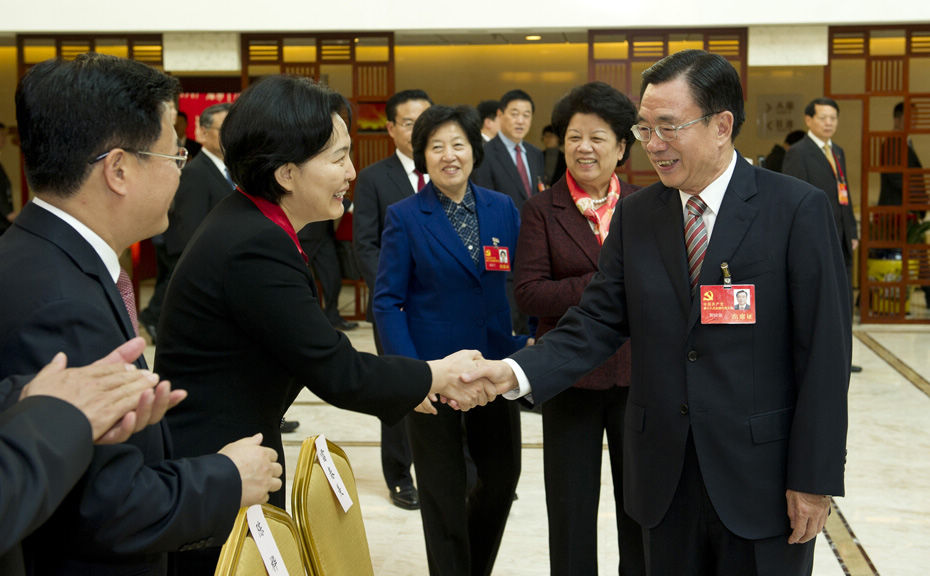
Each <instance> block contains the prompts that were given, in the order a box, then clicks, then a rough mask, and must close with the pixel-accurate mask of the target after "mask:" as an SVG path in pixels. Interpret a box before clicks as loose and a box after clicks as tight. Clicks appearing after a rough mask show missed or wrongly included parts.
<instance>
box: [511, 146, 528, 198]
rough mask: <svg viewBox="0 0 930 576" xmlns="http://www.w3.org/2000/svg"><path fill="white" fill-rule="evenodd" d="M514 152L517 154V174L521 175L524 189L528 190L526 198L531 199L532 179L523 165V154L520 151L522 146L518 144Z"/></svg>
mask: <svg viewBox="0 0 930 576" xmlns="http://www.w3.org/2000/svg"><path fill="white" fill-rule="evenodd" d="M514 151H515V152H516V153H517V172H519V173H520V180H522V181H523V189H524V190H526V197H527V198H529V197H530V177H529V176H528V175H527V174H526V164H524V163H523V154H522V152H523V151H522V150H520V145H519V144H517V145H516V146H515V147H514Z"/></svg>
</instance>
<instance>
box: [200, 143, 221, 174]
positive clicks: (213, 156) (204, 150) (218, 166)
mask: <svg viewBox="0 0 930 576" xmlns="http://www.w3.org/2000/svg"><path fill="white" fill-rule="evenodd" d="M200 153H201V154H206V155H207V158H209V159H210V160H212V161H213V163H214V164H216V169H217V170H219V171H220V174H222V175H223V176H224V177H225V176H226V164H225V163H223V161H222V160H220V158H219V157H218V156H217V155H216V154H214V153H213V152H210V151H209V150H207V148H206V146H204V147H203V148H201V149H200Z"/></svg>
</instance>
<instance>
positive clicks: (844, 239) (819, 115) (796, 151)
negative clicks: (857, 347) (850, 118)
mask: <svg viewBox="0 0 930 576" xmlns="http://www.w3.org/2000/svg"><path fill="white" fill-rule="evenodd" d="M839 117H840V107H839V105H838V104H837V103H836V101H835V100H832V99H830V98H823V97H821V98H814V99H813V100H811V102H810V104H808V105H807V107H806V108H805V109H804V122H805V124H807V137H806V138H802V139H801V140H800V141H799V142H798V143H797V144H795V145H793V146H792V147H791V148H790V149H789V150H788V152H787V153H786V154H785V163H784V166H783V172H784V173H785V174H788V175H789V176H794V177H795V178H800V179H801V180H804V181H805V182H809V183H811V184H813V185H814V186H816V187H818V188H820V189H821V190H823V191H824V193H825V194H826V195H827V199H828V200H829V201H830V206H831V207H832V208H833V221H834V222H835V223H836V231H837V233H838V234H839V237H840V245H841V246H842V247H843V258H844V259H845V262H846V275H847V277H848V278H849V284H850V289H849V293H850V294H852V258H853V252H854V251H855V250H856V248H857V247H858V246H859V234H858V233H857V232H856V216H855V215H854V214H853V205H852V193H851V192H850V190H849V184H848V180H847V172H846V154H845V153H844V152H843V149H842V148H840V147H839V146H838V145H837V144H836V143H834V142H833V140H832V138H833V134H834V133H836V128H837V126H838V125H839ZM850 305H852V303H850ZM851 370H852V371H853V372H859V371H861V370H862V368H861V367H859V366H852V367H851Z"/></svg>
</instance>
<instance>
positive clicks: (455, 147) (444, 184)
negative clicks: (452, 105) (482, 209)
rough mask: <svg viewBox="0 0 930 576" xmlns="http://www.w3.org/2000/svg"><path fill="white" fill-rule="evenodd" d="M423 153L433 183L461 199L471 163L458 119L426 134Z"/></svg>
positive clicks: (472, 159) (466, 142)
mask: <svg viewBox="0 0 930 576" xmlns="http://www.w3.org/2000/svg"><path fill="white" fill-rule="evenodd" d="M423 155H424V157H425V160H426V171H427V172H428V173H429V178H430V181H432V183H433V185H434V186H436V187H437V188H439V191H440V192H442V193H443V194H445V195H446V196H448V197H449V198H451V199H452V200H455V201H456V202H459V201H461V199H462V198H463V197H464V196H465V190H467V188H468V177H469V176H471V171H472V168H473V167H474V165H475V157H474V154H473V152H472V149H471V143H470V142H469V141H468V136H466V135H465V130H463V129H462V127H461V126H459V124H458V122H446V123H445V124H443V125H441V126H440V127H439V128H436V130H435V131H434V132H433V133H432V134H431V135H430V137H429V139H428V140H427V141H426V149H425V150H424V151H423Z"/></svg>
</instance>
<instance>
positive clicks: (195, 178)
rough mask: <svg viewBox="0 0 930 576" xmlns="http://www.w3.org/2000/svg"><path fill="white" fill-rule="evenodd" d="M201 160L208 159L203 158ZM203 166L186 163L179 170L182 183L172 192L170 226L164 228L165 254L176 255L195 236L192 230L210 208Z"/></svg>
mask: <svg viewBox="0 0 930 576" xmlns="http://www.w3.org/2000/svg"><path fill="white" fill-rule="evenodd" d="M201 162H210V159H209V158H207V157H204V158H202V159H201ZM206 168H207V167H206V166H202V165H194V166H189V167H188V169H187V170H186V171H185V172H182V176H181V183H180V184H179V185H178V191H177V193H176V194H175V195H174V202H173V204H172V206H171V214H170V217H171V226H170V228H169V229H168V230H166V231H165V242H166V247H167V249H168V253H169V254H171V255H172V256H179V255H180V254H181V252H183V251H184V247H185V246H187V243H188V242H190V239H191V238H192V237H193V236H194V232H195V231H196V230H197V227H198V226H200V223H201V222H203V220H204V218H206V217H207V214H209V213H210V209H211V208H212V206H211V204H210V191H209V189H210V187H211V186H210V182H209V181H208V177H209V174H207V173H205V170H206Z"/></svg>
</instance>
